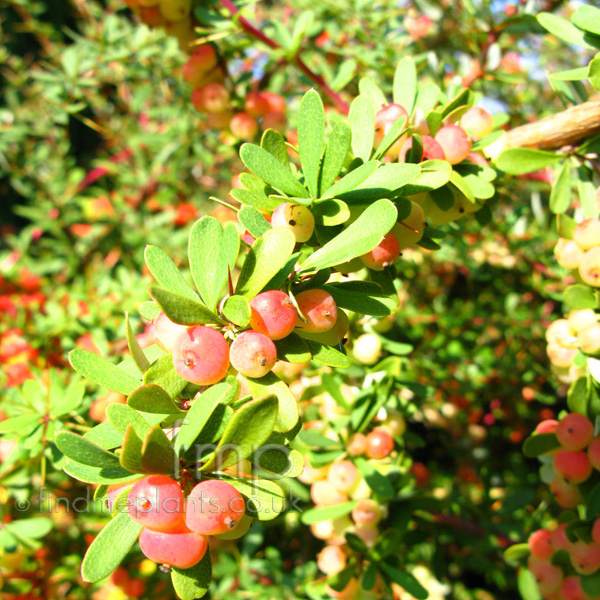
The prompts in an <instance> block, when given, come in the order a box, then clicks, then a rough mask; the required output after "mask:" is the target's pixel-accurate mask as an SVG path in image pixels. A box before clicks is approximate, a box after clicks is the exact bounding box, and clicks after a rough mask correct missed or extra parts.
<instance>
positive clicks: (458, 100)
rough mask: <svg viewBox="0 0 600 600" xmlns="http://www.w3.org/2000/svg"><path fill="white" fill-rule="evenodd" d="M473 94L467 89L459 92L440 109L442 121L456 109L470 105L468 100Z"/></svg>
mask: <svg viewBox="0 0 600 600" xmlns="http://www.w3.org/2000/svg"><path fill="white" fill-rule="evenodd" d="M472 95H473V92H471V90H469V89H463V90H462V91H460V92H459V93H458V94H456V96H454V98H452V100H450V102H448V103H447V104H446V105H445V106H444V108H443V109H442V119H446V118H447V117H448V116H450V115H451V114H452V113H454V111H456V109H457V108H460V107H463V106H467V105H468V104H470V102H469V100H470V98H471V97H472ZM449 120H451V119H449Z"/></svg>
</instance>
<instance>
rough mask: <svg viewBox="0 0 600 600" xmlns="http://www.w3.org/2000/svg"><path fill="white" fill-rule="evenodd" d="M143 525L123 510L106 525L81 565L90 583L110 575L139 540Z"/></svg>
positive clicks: (84, 577) (84, 578) (85, 577)
mask: <svg viewBox="0 0 600 600" xmlns="http://www.w3.org/2000/svg"><path fill="white" fill-rule="evenodd" d="M142 529H143V526H142V525H140V524H139V523H136V522H135V521H134V520H133V519H131V518H130V516H129V513H127V512H122V513H119V514H117V516H116V517H115V518H114V519H113V520H112V521H110V522H109V523H108V525H106V527H104V529H103V530H102V531H101V532H100V533H99V534H98V535H97V536H96V538H95V539H94V541H93V542H92V544H91V546H90V547H89V548H88V550H87V552H86V554H85V557H84V559H83V563H82V565H81V576H82V578H83V580H84V581H87V582H88V583H96V582H98V581H101V580H102V579H104V578H105V577H108V576H109V575H110V574H111V573H112V572H113V571H114V570H115V569H116V568H117V567H118V566H119V565H120V564H121V561H122V560H123V559H124V558H125V556H126V555H127V553H128V552H129V550H130V549H131V547H132V546H133V545H134V544H135V542H136V541H137V539H138V537H139V535H140V533H141V531H142Z"/></svg>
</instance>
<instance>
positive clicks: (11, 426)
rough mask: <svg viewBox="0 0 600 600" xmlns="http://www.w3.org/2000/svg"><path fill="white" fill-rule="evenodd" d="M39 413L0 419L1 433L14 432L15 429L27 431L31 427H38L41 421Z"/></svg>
mask: <svg viewBox="0 0 600 600" xmlns="http://www.w3.org/2000/svg"><path fill="white" fill-rule="evenodd" d="M40 422H41V421H40V417H39V416H38V415H18V416H16V417H10V418H8V419H5V420H4V421H0V434H2V433H12V432H13V431H19V432H22V433H23V432H26V431H27V430H28V429H29V428H30V427H32V426H34V427H37V426H38V424H39V423H40Z"/></svg>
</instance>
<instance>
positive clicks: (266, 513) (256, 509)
mask: <svg viewBox="0 0 600 600" xmlns="http://www.w3.org/2000/svg"><path fill="white" fill-rule="evenodd" d="M224 479H225V478H224ZM226 481H227V482H228V483H230V484H231V485H232V486H233V487H234V488H235V489H236V490H237V491H238V492H239V493H240V494H242V496H243V497H244V500H245V502H246V514H247V515H250V516H251V517H253V518H255V519H258V520H259V521H271V520H272V519H275V518H276V517H278V516H279V515H280V514H281V513H282V512H283V509H284V506H285V496H284V493H283V491H282V489H281V488H280V487H279V486H278V485H277V484H276V483H275V482H273V481H269V480H267V479H260V478H258V477H257V478H244V479H229V478H227V479H226Z"/></svg>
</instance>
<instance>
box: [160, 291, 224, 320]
mask: <svg viewBox="0 0 600 600" xmlns="http://www.w3.org/2000/svg"><path fill="white" fill-rule="evenodd" d="M149 292H150V295H151V296H152V297H153V298H154V300H156V303H157V304H158V305H159V306H160V307H161V308H162V310H163V312H164V313H165V315H167V317H168V318H169V319H170V320H171V321H173V323H178V324H179V325H204V324H206V323H218V322H220V319H219V317H217V315H216V314H214V313H213V312H211V311H210V310H208V308H206V306H204V304H202V303H201V302H200V301H199V300H193V299H191V298H188V297H187V296H181V295H179V294H176V293H174V292H170V291H169V290H165V289H163V288H159V287H156V286H152V287H151V288H150V289H149Z"/></svg>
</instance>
